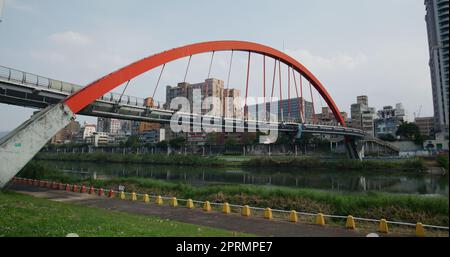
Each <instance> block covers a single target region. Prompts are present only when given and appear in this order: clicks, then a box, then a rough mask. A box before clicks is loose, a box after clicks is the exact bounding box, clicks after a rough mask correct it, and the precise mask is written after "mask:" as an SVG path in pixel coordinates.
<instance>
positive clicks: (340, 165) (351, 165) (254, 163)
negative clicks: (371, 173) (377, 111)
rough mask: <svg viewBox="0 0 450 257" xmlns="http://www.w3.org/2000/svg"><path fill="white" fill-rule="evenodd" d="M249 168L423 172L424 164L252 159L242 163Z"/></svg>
mask: <svg viewBox="0 0 450 257" xmlns="http://www.w3.org/2000/svg"><path fill="white" fill-rule="evenodd" d="M243 165H244V166H249V167H279V166H287V167H299V168H311V169H317V168H320V169H344V170H365V171H368V170H396V171H424V170H425V169H426V168H425V164H424V162H423V160H422V159H419V158H416V159H408V160H404V161H381V160H376V161H375V160H367V161H359V160H346V159H342V160H333V161H321V160H319V159H316V158H302V157H277V158H269V157H265V158H254V159H251V160H249V161H245V162H244V163H243Z"/></svg>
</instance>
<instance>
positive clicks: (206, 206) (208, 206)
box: [203, 201, 211, 211]
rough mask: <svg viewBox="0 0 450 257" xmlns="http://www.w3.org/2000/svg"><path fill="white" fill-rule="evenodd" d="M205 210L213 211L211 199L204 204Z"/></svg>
mask: <svg viewBox="0 0 450 257" xmlns="http://www.w3.org/2000/svg"><path fill="white" fill-rule="evenodd" d="M203 210H204V211H211V204H210V203H209V201H206V202H205V203H204V204H203Z"/></svg>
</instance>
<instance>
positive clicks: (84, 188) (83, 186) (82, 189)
mask: <svg viewBox="0 0 450 257" xmlns="http://www.w3.org/2000/svg"><path fill="white" fill-rule="evenodd" d="M86 191H87V190H86V186H85V185H82V186H81V193H86Z"/></svg>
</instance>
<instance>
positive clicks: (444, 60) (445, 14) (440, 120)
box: [425, 0, 449, 136]
mask: <svg viewBox="0 0 450 257" xmlns="http://www.w3.org/2000/svg"><path fill="white" fill-rule="evenodd" d="M425 7H426V16H425V20H426V23H427V32H428V47H429V52H430V60H429V66H430V73H431V84H432V89H433V107H434V119H435V129H436V132H444V133H445V135H447V136H448V126H449V91H448V51H449V44H448V40H449V38H448V34H449V32H448V31H449V25H448V24H449V0H425Z"/></svg>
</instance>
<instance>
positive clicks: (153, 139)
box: [139, 129, 166, 144]
mask: <svg viewBox="0 0 450 257" xmlns="http://www.w3.org/2000/svg"><path fill="white" fill-rule="evenodd" d="M165 132H166V131H165V129H153V130H147V131H145V132H144V133H142V134H141V135H140V136H139V141H140V142H141V143H143V144H157V143H159V142H161V141H164V140H166V137H165V134H166V133H165Z"/></svg>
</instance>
